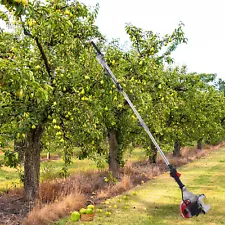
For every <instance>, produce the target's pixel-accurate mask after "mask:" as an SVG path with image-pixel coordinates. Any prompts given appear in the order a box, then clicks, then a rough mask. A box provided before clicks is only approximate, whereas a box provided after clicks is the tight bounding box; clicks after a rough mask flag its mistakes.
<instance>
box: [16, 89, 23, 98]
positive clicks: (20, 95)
mask: <svg viewBox="0 0 225 225" xmlns="http://www.w3.org/2000/svg"><path fill="white" fill-rule="evenodd" d="M16 95H17V96H18V97H23V90H22V89H20V90H17V91H16Z"/></svg>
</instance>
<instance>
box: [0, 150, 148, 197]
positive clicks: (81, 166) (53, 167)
mask: <svg viewBox="0 0 225 225" xmlns="http://www.w3.org/2000/svg"><path fill="white" fill-rule="evenodd" d="M76 151H78V150H77V149H76ZM46 154H47V153H46V152H42V153H41V157H42V158H46ZM57 155H58V154H57V153H56V152H52V153H51V157H52V158H54V157H56V156H57ZM144 157H145V152H144V151H143V150H142V149H141V148H136V149H135V150H134V151H132V153H129V152H126V153H125V156H124V159H125V161H128V160H130V159H131V160H133V161H135V160H140V159H143V158H144ZM2 159H3V153H2V152H1V151H0V160H2ZM63 165H64V162H63V159H61V158H59V159H57V160H44V161H42V162H41V181H43V180H46V179H54V178H56V177H59V173H60V172H61V169H62V168H63ZM96 169H97V165H96V163H95V162H94V161H92V160H90V159H83V160H79V159H77V158H73V159H72V164H71V165H69V166H68V172H69V173H70V174H76V173H77V172H84V171H92V170H96ZM21 186H22V183H21V182H20V179H19V173H18V171H17V170H16V169H14V168H9V167H5V166H3V167H0V193H1V192H3V191H8V190H11V189H13V188H15V187H21Z"/></svg>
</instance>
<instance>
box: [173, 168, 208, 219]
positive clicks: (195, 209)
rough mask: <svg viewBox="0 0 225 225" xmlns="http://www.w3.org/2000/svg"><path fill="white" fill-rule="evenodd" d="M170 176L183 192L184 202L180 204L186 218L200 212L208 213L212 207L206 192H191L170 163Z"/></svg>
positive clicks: (181, 211) (182, 213)
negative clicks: (197, 193) (196, 193)
mask: <svg viewBox="0 0 225 225" xmlns="http://www.w3.org/2000/svg"><path fill="white" fill-rule="evenodd" d="M169 168H170V176H171V177H173V178H174V180H175V181H176V182H177V184H178V185H179V187H180V189H181V192H182V202H181V204H180V213H181V215H182V216H183V217H184V218H191V217H193V216H198V215H199V214H200V213H203V214H205V213H207V212H208V211H209V209H210V205H209V204H208V201H207V199H206V197H205V195H204V194H200V195H194V194H193V193H191V192H189V191H188V190H187V189H186V187H185V186H184V184H183V183H182V182H181V180H180V174H179V173H177V170H176V169H175V168H173V167H172V166H171V165H169Z"/></svg>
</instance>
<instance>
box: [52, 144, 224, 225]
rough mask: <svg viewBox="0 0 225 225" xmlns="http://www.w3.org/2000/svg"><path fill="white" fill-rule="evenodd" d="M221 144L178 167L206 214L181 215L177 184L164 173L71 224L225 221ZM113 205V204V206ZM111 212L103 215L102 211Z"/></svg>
mask: <svg viewBox="0 0 225 225" xmlns="http://www.w3.org/2000/svg"><path fill="white" fill-rule="evenodd" d="M224 162H225V148H224V147H223V148H221V149H220V150H219V151H215V152H213V153H210V154H209V155H207V156H205V157H204V158H202V159H200V160H197V161H194V162H192V163H189V164H188V165H185V166H183V167H181V168H179V172H181V173H182V177H181V179H182V181H183V183H184V184H186V187H187V188H188V190H189V191H191V192H193V193H195V194H202V193H204V194H205V195H206V197H207V198H208V200H209V202H210V205H211V209H210V211H209V212H208V213H207V214H206V215H199V216H198V217H193V218H191V219H183V218H182V217H181V216H180V214H179V204H180V202H181V193H180V190H179V188H178V187H177V184H176V183H175V182H174V181H173V179H172V178H170V176H169V174H168V173H165V174H162V175H160V176H158V177H157V178H154V179H153V180H151V181H149V182H147V183H145V184H143V185H141V186H138V187H136V188H134V189H132V190H130V191H128V192H127V193H125V194H123V195H120V196H117V197H115V198H113V199H110V200H109V201H107V202H106V203H102V204H101V205H99V206H98V208H102V210H103V212H101V213H99V212H98V213H96V216H95V218H94V221H92V222H77V223H74V224H78V225H81V224H89V225H96V224H101V225H106V224H107V225H122V224H126V225H134V224H135V225H147V224H148V225H149V224H154V225H155V224H166V225H174V224H179V225H189V224H191V225H195V224H196V225H197V224H198V225H199V224H202V225H214V224H225V221H224V214H225V208H224V207H223V205H224V202H225V195H224V190H225V182H224V180H225V173H224V170H225V163H224ZM126 195H127V196H128V197H124V196H126ZM115 205H116V206H115ZM107 211H109V212H111V216H108V217H107V216H106V214H105V213H106V212H107ZM54 224H55V225H64V224H68V225H69V224H71V222H70V218H69V217H67V218H64V219H62V220H60V221H58V222H57V223H54Z"/></svg>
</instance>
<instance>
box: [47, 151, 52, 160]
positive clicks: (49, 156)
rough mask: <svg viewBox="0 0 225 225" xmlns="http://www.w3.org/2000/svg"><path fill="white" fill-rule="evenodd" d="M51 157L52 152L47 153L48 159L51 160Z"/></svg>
mask: <svg viewBox="0 0 225 225" xmlns="http://www.w3.org/2000/svg"><path fill="white" fill-rule="evenodd" d="M50 159H51V154H50V152H48V153H47V160H50Z"/></svg>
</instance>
